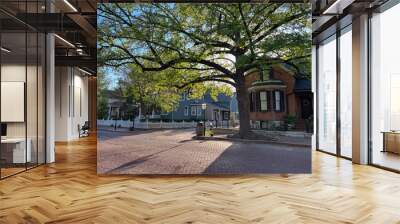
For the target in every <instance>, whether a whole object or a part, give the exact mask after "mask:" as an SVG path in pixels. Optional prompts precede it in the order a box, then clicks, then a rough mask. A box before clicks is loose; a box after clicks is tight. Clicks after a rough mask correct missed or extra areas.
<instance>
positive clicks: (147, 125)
mask: <svg viewBox="0 0 400 224" xmlns="http://www.w3.org/2000/svg"><path fill="white" fill-rule="evenodd" d="M97 125H98V126H103V127H111V126H112V127H113V126H114V125H116V126H117V127H121V128H130V127H132V125H133V122H132V121H129V120H117V121H115V120H97ZM196 125H197V123H196V122H195V121H192V122H187V121H186V122H185V121H182V122H175V121H174V122H162V121H159V122H151V121H140V122H139V121H135V128H141V129H156V128H166V129H167V128H194V127H196Z"/></svg>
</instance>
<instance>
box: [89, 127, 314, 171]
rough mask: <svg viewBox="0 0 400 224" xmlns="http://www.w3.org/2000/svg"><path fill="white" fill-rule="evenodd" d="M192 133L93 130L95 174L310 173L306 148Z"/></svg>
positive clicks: (309, 161) (309, 153)
mask: <svg viewBox="0 0 400 224" xmlns="http://www.w3.org/2000/svg"><path fill="white" fill-rule="evenodd" d="M193 136H194V131H193V130H191V129H190V130H189V129H184V130H152V131H134V132H112V131H99V132H98V143H97V144H98V146H97V150H98V168H97V169H98V172H99V173H107V174H255V173H307V172H311V149H310V148H308V147H307V148H305V147H294V146H287V145H277V144H261V143H248V142H237V141H232V142H231V141H200V140H193V139H192V137H193Z"/></svg>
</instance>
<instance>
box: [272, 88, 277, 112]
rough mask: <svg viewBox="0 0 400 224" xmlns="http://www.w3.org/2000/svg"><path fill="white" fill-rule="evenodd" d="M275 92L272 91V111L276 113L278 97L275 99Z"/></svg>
mask: <svg viewBox="0 0 400 224" xmlns="http://www.w3.org/2000/svg"><path fill="white" fill-rule="evenodd" d="M275 94H276V93H275V91H271V98H272V109H271V111H276V97H275Z"/></svg>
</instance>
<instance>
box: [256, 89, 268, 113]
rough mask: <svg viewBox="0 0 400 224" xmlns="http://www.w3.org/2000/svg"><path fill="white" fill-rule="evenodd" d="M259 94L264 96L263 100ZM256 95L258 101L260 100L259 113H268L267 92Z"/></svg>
mask: <svg viewBox="0 0 400 224" xmlns="http://www.w3.org/2000/svg"><path fill="white" fill-rule="evenodd" d="M261 94H265V95H264V96H265V99H264V100H263V99H262V98H261ZM258 95H259V100H260V102H259V105H260V111H261V112H266V111H268V94H267V91H260V92H258ZM263 105H264V106H265V107H264V108H263Z"/></svg>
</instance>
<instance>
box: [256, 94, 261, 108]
mask: <svg viewBox="0 0 400 224" xmlns="http://www.w3.org/2000/svg"><path fill="white" fill-rule="evenodd" d="M256 111H257V112H259V111H261V103H260V92H256Z"/></svg>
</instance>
